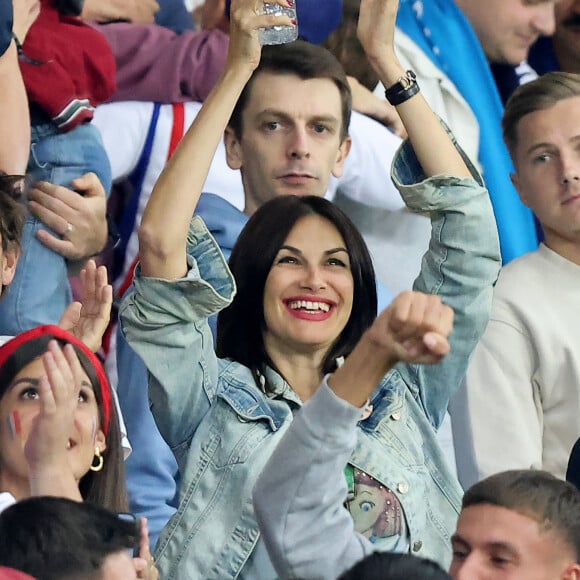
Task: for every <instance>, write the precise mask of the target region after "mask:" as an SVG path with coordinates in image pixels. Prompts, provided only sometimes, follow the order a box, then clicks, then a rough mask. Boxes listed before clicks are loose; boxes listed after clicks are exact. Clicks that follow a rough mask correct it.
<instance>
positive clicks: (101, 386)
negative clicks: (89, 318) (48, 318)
mask: <svg viewBox="0 0 580 580" xmlns="http://www.w3.org/2000/svg"><path fill="white" fill-rule="evenodd" d="M0 491H2V492H8V493H10V494H11V495H12V496H14V498H15V499H16V500H19V499H22V498H25V497H28V496H30V495H62V496H65V497H71V499H78V500H81V499H83V500H87V501H92V502H93V503H96V504H98V505H100V506H103V507H106V508H108V509H111V510H113V511H126V509H127V494H126V488H125V474H124V465H123V451H122V447H121V435H120V430H119V422H118V419H117V415H116V411H115V406H114V404H113V401H112V395H111V387H110V385H109V381H108V379H107V376H106V374H105V371H104V369H103V367H102V365H101V363H100V361H99V360H98V358H97V357H96V356H95V354H94V353H93V352H92V351H91V350H90V349H89V348H88V347H87V346H86V345H85V344H84V343H83V342H81V341H80V340H78V339H77V338H76V337H75V336H74V335H72V334H71V333H69V332H67V331H66V330H63V329H62V328H60V327H58V326H52V325H47V326H39V327H37V328H34V329H32V330H29V331H27V332H24V333H22V334H20V335H18V336H17V337H16V338H14V339H12V340H10V341H9V342H7V343H6V344H4V345H3V346H2V347H0Z"/></svg>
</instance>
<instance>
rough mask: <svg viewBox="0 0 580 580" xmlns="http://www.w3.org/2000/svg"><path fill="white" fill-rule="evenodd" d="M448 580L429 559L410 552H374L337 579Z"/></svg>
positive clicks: (437, 565)
mask: <svg viewBox="0 0 580 580" xmlns="http://www.w3.org/2000/svg"><path fill="white" fill-rule="evenodd" d="M385 578H388V579H389V580H450V576H449V574H447V572H445V570H443V568H441V566H439V564H436V563H435V562H432V561H431V560H427V559H425V558H418V557H417V556H413V555H411V554H393V553H391V552H375V553H374V554H371V555H370V556H367V557H366V558H363V559H362V560H361V561H360V562H358V563H357V564H355V565H354V566H353V567H352V568H351V569H350V570H347V571H346V572H344V573H343V574H342V575H341V576H340V578H339V579H338V580H384V579H385Z"/></svg>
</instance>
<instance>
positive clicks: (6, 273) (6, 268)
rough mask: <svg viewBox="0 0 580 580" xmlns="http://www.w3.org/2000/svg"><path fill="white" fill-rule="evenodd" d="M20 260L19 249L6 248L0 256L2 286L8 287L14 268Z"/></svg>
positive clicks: (15, 247)
mask: <svg viewBox="0 0 580 580" xmlns="http://www.w3.org/2000/svg"><path fill="white" fill-rule="evenodd" d="M18 258H20V248H19V247H17V246H13V247H12V248H8V250H6V251H5V252H4V255H3V256H2V286H9V285H10V283H11V282H12V280H13V279H14V274H15V273H16V266H17V264H18Z"/></svg>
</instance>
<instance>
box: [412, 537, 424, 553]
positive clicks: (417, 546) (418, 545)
mask: <svg viewBox="0 0 580 580" xmlns="http://www.w3.org/2000/svg"><path fill="white" fill-rule="evenodd" d="M422 547H423V542H422V541H421V540H419V541H418V542H414V543H413V552H418V551H419V550H420V549H421V548H422Z"/></svg>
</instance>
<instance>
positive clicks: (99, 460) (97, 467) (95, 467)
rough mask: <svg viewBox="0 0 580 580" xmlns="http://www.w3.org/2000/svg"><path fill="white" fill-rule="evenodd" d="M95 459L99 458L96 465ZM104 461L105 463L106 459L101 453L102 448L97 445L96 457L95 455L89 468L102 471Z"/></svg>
mask: <svg viewBox="0 0 580 580" xmlns="http://www.w3.org/2000/svg"><path fill="white" fill-rule="evenodd" d="M95 459H96V460H97V464H96V465H95ZM104 463H105V461H104V459H103V456H102V455H101V450H100V449H99V448H98V447H95V457H93V462H92V463H91V466H90V467H89V469H90V470H91V471H101V469H103V465H104Z"/></svg>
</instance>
